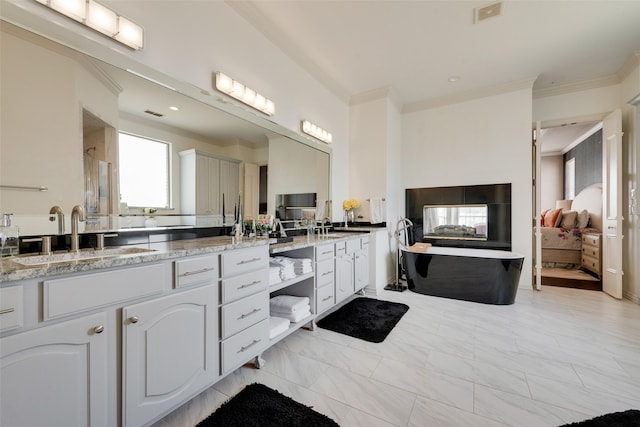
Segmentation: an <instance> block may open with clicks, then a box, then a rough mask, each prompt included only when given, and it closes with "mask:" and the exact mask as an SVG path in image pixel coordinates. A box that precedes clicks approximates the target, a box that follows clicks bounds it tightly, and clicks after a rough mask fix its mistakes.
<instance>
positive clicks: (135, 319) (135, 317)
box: [129, 316, 140, 323]
mask: <svg viewBox="0 0 640 427" xmlns="http://www.w3.org/2000/svg"><path fill="white" fill-rule="evenodd" d="M139 321H140V318H139V317H138V316H131V317H130V318H129V322H131V323H138V322H139Z"/></svg>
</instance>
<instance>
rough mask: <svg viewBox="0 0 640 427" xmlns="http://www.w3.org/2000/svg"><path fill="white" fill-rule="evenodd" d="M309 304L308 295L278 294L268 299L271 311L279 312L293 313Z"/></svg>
mask: <svg viewBox="0 0 640 427" xmlns="http://www.w3.org/2000/svg"><path fill="white" fill-rule="evenodd" d="M308 306H309V297H296V296H293V295H278V296H275V297H273V298H271V299H270V300H269V308H270V309H271V311H278V312H280V313H295V312H296V311H301V310H304V309H305V308H306V307H308Z"/></svg>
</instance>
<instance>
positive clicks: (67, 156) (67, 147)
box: [0, 21, 330, 235]
mask: <svg viewBox="0 0 640 427" xmlns="http://www.w3.org/2000/svg"><path fill="white" fill-rule="evenodd" d="M0 22H1V29H2V37H1V38H0V40H1V43H2V45H1V55H2V58H1V59H2V61H1V64H2V65H1V67H2V69H1V78H2V81H1V85H2V95H1V96H2V104H1V107H2V109H1V110H2V111H1V114H2V117H1V119H2V124H3V125H2V129H1V137H2V146H1V148H0V211H1V212H12V213H14V224H16V225H18V226H19V227H20V230H21V234H22V235H46V234H49V235H54V234H57V233H58V231H59V225H58V221H59V219H60V218H64V219H63V221H65V227H64V228H65V230H69V229H70V216H71V215H70V213H71V208H72V207H73V206H75V205H84V206H85V208H86V211H87V213H88V214H89V215H88V220H87V221H86V222H85V223H83V224H82V225H81V227H84V228H83V229H82V228H81V229H82V230H83V231H85V232H89V231H91V232H95V231H100V230H114V229H123V228H128V227H144V226H145V221H147V220H148V219H150V217H153V219H155V221H152V222H151V224H152V225H154V226H155V225H157V226H185V225H187V226H194V225H195V226H212V225H222V224H223V223H224V224H231V223H232V222H233V218H234V212H235V210H236V209H237V204H238V201H237V199H238V193H242V194H243V200H242V204H243V210H244V211H243V214H244V217H245V218H251V217H257V216H258V214H259V213H270V214H275V195H276V194H287V193H317V198H318V200H322V201H324V200H329V198H330V197H329V167H330V164H329V161H330V159H329V154H328V152H327V151H328V150H327V151H321V150H318V149H316V148H314V147H312V146H310V145H306V144H304V143H302V142H300V141H296V140H293V139H291V138H288V137H286V136H283V135H281V134H279V133H276V132H273V131H271V130H267V129H264V128H262V127H260V126H257V125H255V124H253V123H250V122H248V121H246V120H244V119H242V118H239V117H236V116H234V115H231V114H229V113H226V112H224V111H221V110H218V109H216V108H214V107H212V106H210V105H207V104H205V103H202V102H200V101H198V100H195V99H193V98H190V97H187V96H185V95H183V94H180V93H178V92H177V91H176V90H172V88H168V87H163V86H161V85H160V84H158V83H157V82H153V81H150V80H148V79H144V78H142V77H140V76H139V75H134V74H133V73H132V72H128V71H127V70H123V69H119V68H116V67H113V66H111V65H109V64H106V63H104V62H101V61H98V60H95V59H93V58H90V57H88V56H86V55H83V54H80V53H78V52H76V51H74V50H72V49H69V48H67V47H64V46H61V45H59V44H57V43H55V42H53V41H51V40H48V39H45V38H42V37H40V36H38V35H35V34H33V33H30V32H28V31H25V30H23V29H20V28H18V27H15V26H13V25H11V24H8V23H6V22H4V21H0ZM120 132H124V133H127V134H131V135H135V136H141V137H145V138H148V139H150V140H153V141H161V142H165V143H167V144H168V145H169V147H170V149H169V159H168V163H169V168H168V170H169V174H170V176H169V182H170V184H169V189H168V200H169V202H168V204H167V206H140V204H139V203H138V204H137V203H136V202H135V201H133V202H129V201H127V200H123V199H121V195H120V182H121V181H120V179H121V177H120V170H119V160H118V151H119V149H118V135H119V133H120ZM190 150H191V151H193V152H194V153H197V154H198V156H196V157H197V160H196V161H197V162H198V163H197V165H196V163H194V166H193V170H190V169H189V167H190V166H187V164H188V162H186V161H185V155H184V153H186V152H188V151H190ZM205 160H206V163H207V166H206V167H203V166H202V165H203V164H204V162H205ZM148 161H149V160H148V157H147V156H143V157H141V158H136V159H135V162H137V163H138V164H139V165H140V171H141V173H143V172H142V171H143V170H144V167H143V166H144V165H145V163H148ZM205 171H206V178H205ZM9 186H17V187H26V188H35V190H30V189H23V188H20V189H16V188H9ZM40 187H45V188H46V191H38V189H40ZM192 187H193V188H192ZM261 189H262V190H261ZM189 197H195V200H197V201H198V205H196V204H195V203H191V201H190V200H188V199H189ZM203 200H206V202H203ZM223 200H224V207H223ZM261 200H262V201H263V204H262V209H261V208H260V206H261V204H260V203H261ZM265 201H266V205H265V203H264V202H265ZM203 203H205V204H206V208H202V204H203ZM53 206H60V207H61V208H62V210H63V211H64V214H65V215H64V216H63V215H54V216H50V215H49V214H48V212H49V211H50V209H51V208H52V207H53ZM265 206H266V211H264V209H265ZM144 208H153V209H157V210H156V211H155V212H150V209H147V210H146V214H145V211H144ZM153 209H151V210H153ZM147 225H149V224H147Z"/></svg>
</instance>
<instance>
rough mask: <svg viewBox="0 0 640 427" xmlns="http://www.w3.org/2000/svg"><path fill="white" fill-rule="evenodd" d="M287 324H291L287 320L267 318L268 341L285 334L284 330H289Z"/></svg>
mask: <svg viewBox="0 0 640 427" xmlns="http://www.w3.org/2000/svg"><path fill="white" fill-rule="evenodd" d="M289 324H291V322H290V321H289V319H285V318H283V317H276V316H271V317H269V339H272V338H274V337H277V336H278V335H280V334H281V333H283V332H286V330H287V329H289Z"/></svg>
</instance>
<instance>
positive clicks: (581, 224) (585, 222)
mask: <svg viewBox="0 0 640 427" xmlns="http://www.w3.org/2000/svg"><path fill="white" fill-rule="evenodd" d="M588 226H589V212H587V210H586V209H583V210H581V211H580V213H579V214H578V218H577V219H576V227H578V228H587V227H588Z"/></svg>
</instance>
